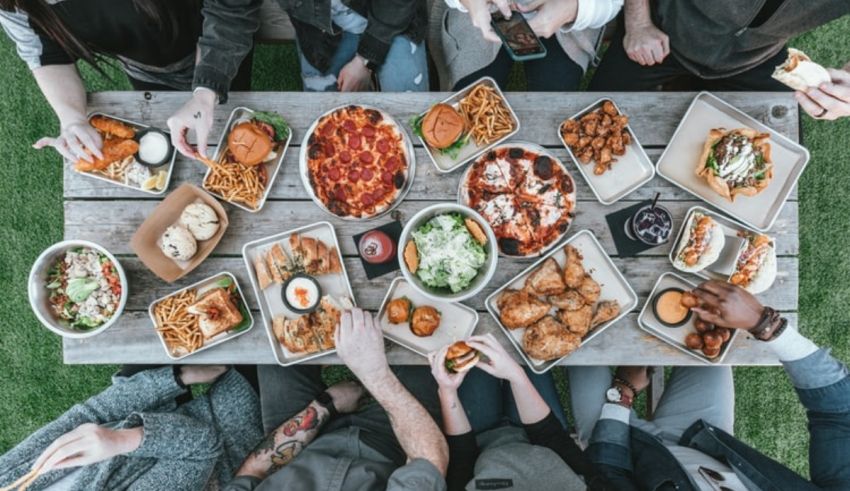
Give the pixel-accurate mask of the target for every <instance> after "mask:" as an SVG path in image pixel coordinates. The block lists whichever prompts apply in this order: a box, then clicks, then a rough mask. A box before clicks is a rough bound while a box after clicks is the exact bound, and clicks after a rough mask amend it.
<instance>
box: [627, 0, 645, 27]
mask: <svg viewBox="0 0 850 491" xmlns="http://www.w3.org/2000/svg"><path fill="white" fill-rule="evenodd" d="M623 13H624V18H625V24H626V31H628V30H630V29H631V28H637V27H642V26H647V25H651V24H652V15H651V13H650V10H649V0H625V5H624V6H623Z"/></svg>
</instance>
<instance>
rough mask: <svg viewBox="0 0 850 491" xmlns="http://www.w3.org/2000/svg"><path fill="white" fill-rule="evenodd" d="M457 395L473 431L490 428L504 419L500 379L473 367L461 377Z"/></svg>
mask: <svg viewBox="0 0 850 491" xmlns="http://www.w3.org/2000/svg"><path fill="white" fill-rule="evenodd" d="M458 396H459V397H460V402H461V404H463V409H464V410H465V411H466V417H467V418H468V419H469V424H470V425H471V426H472V432H473V433H475V434H478V433H481V432H482V431H487V430H490V429H492V428H495V427H497V426H499V425H500V424H502V422H503V421H504V415H505V413H504V410H503V406H502V381H501V380H499V379H497V378H496V377H493V376H492V375H490V374H488V373H486V372H484V371H483V370H481V369H478V368H473V369H472V370H470V371H469V372H468V373H467V374H466V377H465V378H464V379H463V384H461V386H460V389H458Z"/></svg>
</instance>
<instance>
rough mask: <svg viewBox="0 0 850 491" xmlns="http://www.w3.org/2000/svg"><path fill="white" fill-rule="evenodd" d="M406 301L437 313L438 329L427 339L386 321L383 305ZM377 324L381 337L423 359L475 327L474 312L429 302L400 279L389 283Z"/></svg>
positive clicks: (405, 324) (460, 304)
mask: <svg viewBox="0 0 850 491" xmlns="http://www.w3.org/2000/svg"><path fill="white" fill-rule="evenodd" d="M400 297H407V298H408V299H409V300H410V302H411V303H412V304H413V306H414V307H424V306H426V305H427V306H431V307H434V308H435V309H437V310H438V311H440V327H438V328H437V330H436V331H434V334H432V335H430V336H428V337H420V336H417V335H415V334H413V333H412V332H411V331H410V324H408V323H407V322H405V323H403V324H391V323H390V322H389V321H388V320H387V312H386V309H387V304H389V303H390V300H393V299H396V298H400ZM378 322H380V324H381V330H382V331H384V337H385V338H387V339H389V340H390V341H393V342H395V343H397V344H400V345H402V346H404V347H405V348H407V349H409V350H410V351H413V352H414V353H418V354H420V355H422V356H424V357H427V356H428V353H431V352H432V351H437V350H438V349H440V348H442V347H443V346H446V345H448V344H452V343H454V342H455V341H460V340H463V339H466V338H468V337H469V336H472V333H473V331H475V326H477V325H478V312H476V311H475V309H473V308H470V307H467V306H466V305H463V304H462V303H454V302H440V301H436V300H432V299H431V298H429V297H426V296H425V295H423V294H422V293H420V292H419V291H418V290H417V289H415V288H413V287H412V286H410V284H409V283H408V282H407V281H406V280H405V279H404V278H403V277H401V276H399V277H397V278H396V279H394V280H393V281H392V283H390V287H389V288H388V289H387V294H386V295H385V296H384V301H383V302H381V309H380V310H379V311H378Z"/></svg>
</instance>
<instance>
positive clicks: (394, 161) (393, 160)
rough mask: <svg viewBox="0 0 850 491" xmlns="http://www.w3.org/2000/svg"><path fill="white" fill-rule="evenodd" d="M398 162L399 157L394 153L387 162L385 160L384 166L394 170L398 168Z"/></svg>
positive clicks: (391, 170)
mask: <svg viewBox="0 0 850 491" xmlns="http://www.w3.org/2000/svg"><path fill="white" fill-rule="evenodd" d="M398 164H399V161H398V157H396V156H395V155H393V156H392V157H390V158H388V159H387V161H386V162H384V167H386V169H387V170H388V171H390V172H393V171H394V170H396V169H398Z"/></svg>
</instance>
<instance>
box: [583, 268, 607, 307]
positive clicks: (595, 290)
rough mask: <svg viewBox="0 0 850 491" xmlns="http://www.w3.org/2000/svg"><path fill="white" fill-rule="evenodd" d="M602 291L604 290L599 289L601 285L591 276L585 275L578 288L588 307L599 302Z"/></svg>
mask: <svg viewBox="0 0 850 491" xmlns="http://www.w3.org/2000/svg"><path fill="white" fill-rule="evenodd" d="M601 291H602V289H601V288H600V287H599V283H597V282H596V280H594V279H593V277H592V276H590V275H589V274H585V275H584V278H582V280H581V285H579V287H578V292H579V293H581V296H582V297H584V301H585V302H586V303H587V304H588V305H593V304H595V303H596V301H597V300H599V293H600V292H601Z"/></svg>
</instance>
